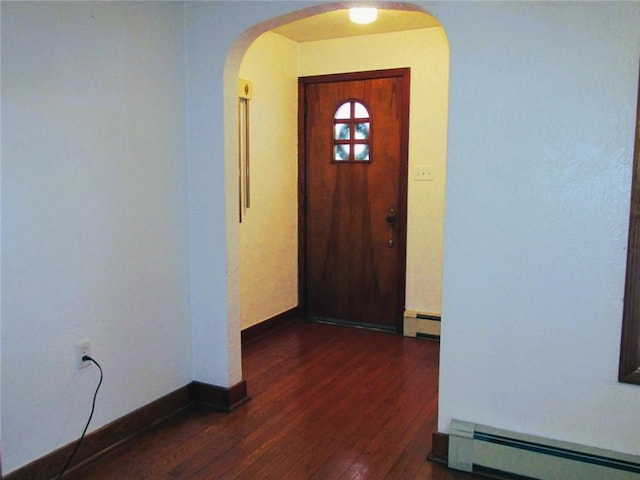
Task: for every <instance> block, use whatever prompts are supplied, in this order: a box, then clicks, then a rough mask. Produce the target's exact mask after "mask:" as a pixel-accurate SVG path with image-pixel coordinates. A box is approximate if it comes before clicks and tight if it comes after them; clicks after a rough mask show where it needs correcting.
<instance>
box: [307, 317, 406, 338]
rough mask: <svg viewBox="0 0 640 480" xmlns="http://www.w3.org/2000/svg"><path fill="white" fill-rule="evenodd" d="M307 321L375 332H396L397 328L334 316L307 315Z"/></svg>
mask: <svg viewBox="0 0 640 480" xmlns="http://www.w3.org/2000/svg"><path fill="white" fill-rule="evenodd" d="M306 320H307V321H308V322H314V323H324V324H327V325H339V326H341V327H351V328H360V329H363V330H373V331H376V332H385V333H395V334H397V333H398V328H397V327H394V326H391V325H376V324H375V323H364V322H350V321H347V320H338V319H336V318H325V317H313V316H307V317H306Z"/></svg>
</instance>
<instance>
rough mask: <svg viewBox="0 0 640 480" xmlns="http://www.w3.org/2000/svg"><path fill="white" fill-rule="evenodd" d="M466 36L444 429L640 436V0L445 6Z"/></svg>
mask: <svg viewBox="0 0 640 480" xmlns="http://www.w3.org/2000/svg"><path fill="white" fill-rule="evenodd" d="M434 10H435V13H436V14H437V15H438V17H439V19H440V21H441V22H442V23H443V25H444V27H445V30H446V32H447V36H448V38H449V43H450V49H451V74H450V78H451V90H450V97H449V98H450V110H449V154H448V163H447V166H448V175H447V200H446V216H445V257H444V279H443V292H444V298H443V321H442V344H441V363H440V365H441V368H440V402H439V406H440V413H439V428H440V429H441V430H447V428H448V425H449V421H450V419H451V418H460V419H463V420H469V421H474V422H479V423H483V424H487V425H492V426H495V427H503V428H506V429H511V430H516V431H521V432H525V433H531V434H538V435H542V436H545V437H551V438H556V439H561V440H568V441H574V442H578V443H582V444H587V445H592V446H597V447H602V448H608V449H612V450H617V451H622V452H627V453H634V454H638V453H640V416H638V414H637V412H638V402H640V387H638V386H631V385H622V384H618V383H617V381H616V379H617V370H618V356H619V345H620V328H621V321H622V298H623V288H624V276H625V262H626V251H625V250H626V242H627V222H628V216H629V192H630V179H631V165H632V157H633V132H634V117H635V105H636V94H637V86H638V52H639V51H640V48H639V47H640V28H639V26H640V3H639V2H627V3H624V2H622V3H610V2H601V3H597V2H586V3H574V2H551V3H545V2H540V3H535V2H534V3H519V2H518V3H508V2H505V3H466V4H464V5H462V4H452V5H444V4H438V5H437V6H436V7H434Z"/></svg>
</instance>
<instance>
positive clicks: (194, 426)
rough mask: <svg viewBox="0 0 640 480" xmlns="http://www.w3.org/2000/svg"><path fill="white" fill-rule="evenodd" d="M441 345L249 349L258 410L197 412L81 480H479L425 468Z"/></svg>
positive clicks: (300, 328) (274, 341) (304, 342)
mask: <svg viewBox="0 0 640 480" xmlns="http://www.w3.org/2000/svg"><path fill="white" fill-rule="evenodd" d="M438 357H439V344H438V343H436V342H433V341H430V340H424V339H416V338H406V337H401V336H397V335H392V334H388V333H382V332H371V331H367V330H362V329H355V328H348V327H342V326H335V325H323V324H314V323H305V322H295V323H292V324H290V325H287V326H285V327H283V328H282V329H280V330H278V331H277V332H274V333H273V334H271V335H270V336H268V337H265V338H261V339H258V340H256V341H254V342H252V343H250V344H249V345H245V346H244V347H243V373H244V377H245V379H246V380H247V384H248V386H249V394H250V395H251V397H252V400H251V401H250V402H249V403H247V404H245V405H243V406H241V407H239V408H238V409H236V410H234V411H232V412H230V413H220V412H215V411H212V410H208V409H204V408H193V409H190V410H187V411H185V412H184V413H183V414H181V415H180V416H177V417H175V418H172V419H170V420H168V421H167V422H165V423H164V424H162V425H159V426H157V427H155V428H153V429H151V430H149V431H148V432H147V433H146V434H144V435H142V436H140V437H138V438H136V439H134V440H133V441H131V442H129V443H127V444H125V445H124V446H121V447H119V448H117V449H114V450H113V451H111V452H109V453H108V454H106V455H104V456H102V457H101V458H100V459H98V460H97V461H94V462H91V463H89V464H87V465H85V466H83V467H81V468H80V469H77V470H75V471H74V472H70V474H69V475H68V476H65V479H72V480H74V479H75V480H80V479H83V480H120V479H122V480H125V479H126V480H140V479H150V480H151V479H153V480H155V479H157V480H231V479H235V480H239V479H241V480H270V479H273V480H283V479H292V480H305V479H313V480H337V479H343V480H345V479H352V480H353V479H366V480H375V479H391V480H393V479H399V480H411V479H432V480H452V479H454V480H463V479H480V478H482V477H480V476H477V475H476V476H473V475H470V474H464V473H461V472H453V471H449V470H447V469H446V468H445V467H443V466H441V465H437V464H433V463H430V462H427V461H426V457H427V454H428V453H429V451H430V449H431V441H432V433H433V431H434V430H435V429H436V424H437V401H438V400H437V398H438Z"/></svg>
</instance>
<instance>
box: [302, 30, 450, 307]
mask: <svg viewBox="0 0 640 480" xmlns="http://www.w3.org/2000/svg"><path fill="white" fill-rule="evenodd" d="M400 67H410V68H411V92H410V101H411V106H410V124H409V126H410V130H409V180H408V189H407V190H408V191H407V197H408V202H407V204H408V215H407V269H406V275H407V277H406V301H405V307H406V309H408V310H417V311H421V312H429V313H434V314H438V315H439V314H440V310H441V301H442V298H441V295H442V290H441V286H442V244H443V228H444V200H445V174H446V153H447V100H448V86H449V81H448V80H449V50H448V45H447V39H446V36H445V33H444V31H443V30H442V28H426V29H417V30H409V31H405V32H396V33H384V34H377V35H366V36H359V37H353V38H349V39H335V40H322V41H316V42H307V43H302V44H300V70H299V71H300V76H309V75H322V74H326V73H344V72H354V71H364V70H377V69H386V68H400ZM419 165H430V166H431V167H433V171H434V172H435V175H434V180H433V181H428V182H425V181H414V180H413V173H414V170H415V168H416V167H417V166H419Z"/></svg>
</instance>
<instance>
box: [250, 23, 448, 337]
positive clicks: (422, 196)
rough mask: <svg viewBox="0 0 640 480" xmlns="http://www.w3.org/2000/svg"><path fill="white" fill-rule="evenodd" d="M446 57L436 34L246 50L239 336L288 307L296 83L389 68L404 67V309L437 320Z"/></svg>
mask: <svg viewBox="0 0 640 480" xmlns="http://www.w3.org/2000/svg"><path fill="white" fill-rule="evenodd" d="M347 44H348V48H345V45H347ZM296 51H297V52H298V62H296V59H295V55H296V53H295V52H296ZM448 59H449V50H448V45H447V40H446V36H445V34H444V31H443V30H442V28H430V29H420V30H411V31H406V32H400V33H391V34H378V35H368V36H362V37H354V38H350V39H336V40H324V41H317V42H308V43H302V44H296V43H294V42H290V41H289V40H287V39H285V38H283V37H281V36H279V35H276V34H273V33H268V34H265V35H263V36H261V37H260V38H258V39H257V40H256V41H255V42H254V43H253V44H252V46H251V48H250V49H249V51H248V52H247V54H246V56H245V57H244V59H243V62H242V66H241V76H242V77H243V78H248V79H249V80H251V81H252V82H253V85H254V94H255V98H254V100H253V101H252V103H251V109H252V127H251V128H252V131H251V135H252V147H251V148H252V160H251V161H252V172H251V175H252V190H253V192H252V197H253V201H254V204H253V205H256V206H255V207H254V206H253V205H252V207H251V210H250V212H249V214H248V215H247V217H246V221H245V222H244V223H243V224H242V225H241V227H240V285H241V287H240V301H241V307H240V312H241V313H240V315H241V325H242V328H246V327H248V326H251V325H254V324H255V323H258V322H260V321H262V320H266V319H267V318H270V317H272V316H273V315H276V314H278V313H280V312H281V311H284V310H287V309H289V308H292V307H294V306H295V305H296V304H297V275H296V273H297V272H296V268H297V266H296V265H297V264H296V262H297V255H296V254H297V246H296V245H297V244H296V235H297V230H296V225H297V224H296V218H295V214H296V208H297V202H296V187H297V183H296V174H297V169H296V163H297V160H296V153H297V152H296V150H295V148H293V147H294V145H295V142H293V143H292V141H291V139H294V138H295V131H296V128H297V126H296V125H297V123H296V122H297V118H296V115H297V113H296V112H297V106H296V104H295V101H296V87H295V81H296V77H297V76H298V75H299V76H309V75H319V74H326V73H342V72H353V71H362V70H376V69H384V68H395V67H411V121H410V141H409V184H408V185H409V186H408V197H409V200H408V233H407V243H408V244H407V292H406V303H405V306H406V308H407V309H410V310H417V311H421V312H429V313H435V314H440V304H441V276H442V241H443V215H444V188H445V171H446V126H447V94H448V91H447V89H448V71H449V63H448ZM282 145H291V147H292V148H291V149H290V150H287V149H283V148H282ZM421 165H429V166H432V170H433V172H434V179H433V181H414V180H413V176H414V172H415V169H416V167H417V166H421ZM271 195H273V196H274V197H275V198H270V196H271Z"/></svg>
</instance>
